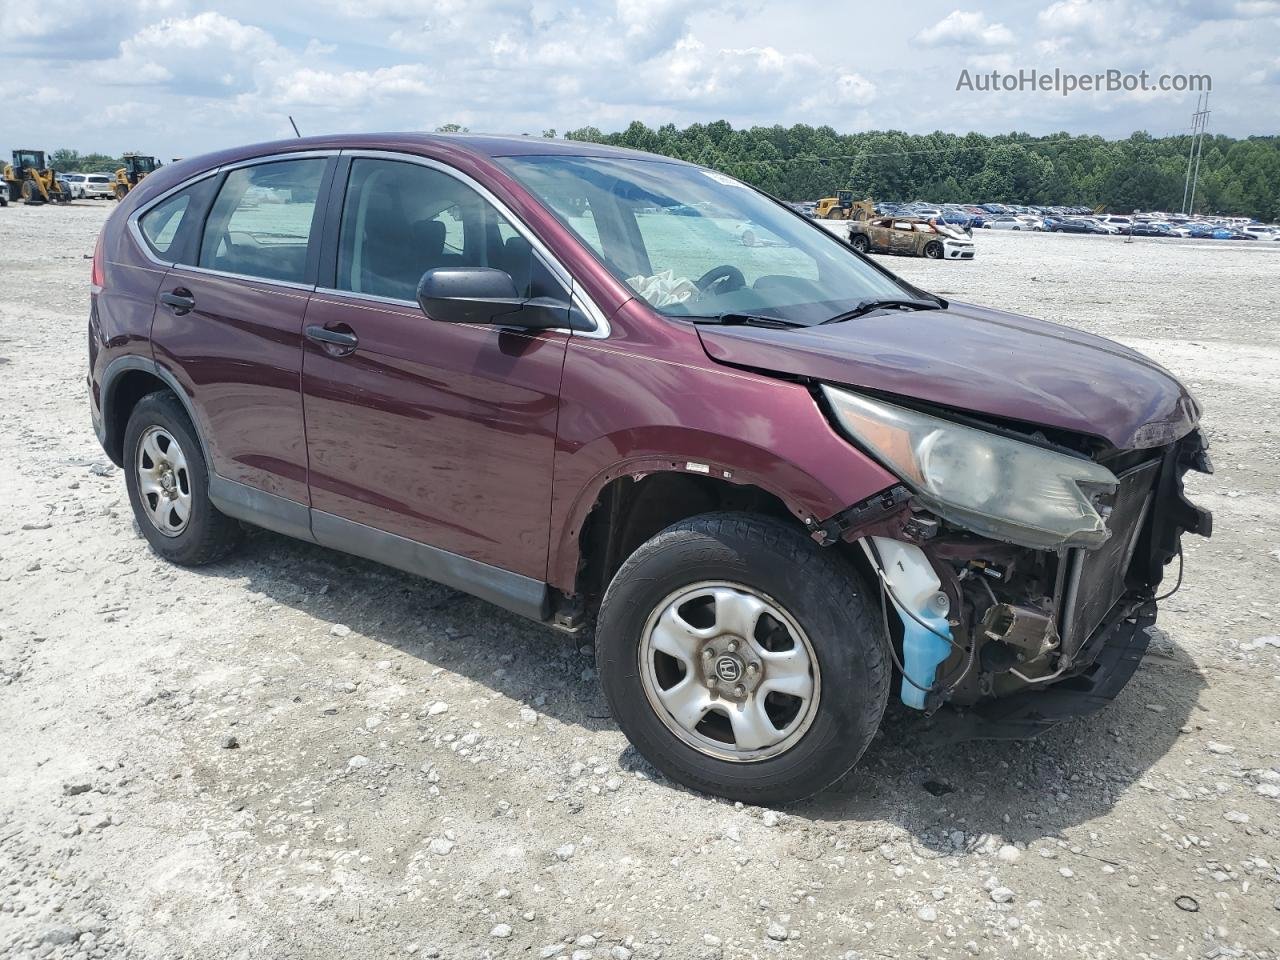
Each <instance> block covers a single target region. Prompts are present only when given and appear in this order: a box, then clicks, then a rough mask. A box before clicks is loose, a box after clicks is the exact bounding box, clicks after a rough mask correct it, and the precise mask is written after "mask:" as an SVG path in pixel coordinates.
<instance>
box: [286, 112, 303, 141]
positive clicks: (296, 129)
mask: <svg viewBox="0 0 1280 960" xmlns="http://www.w3.org/2000/svg"><path fill="white" fill-rule="evenodd" d="M289 123H290V124H291V125H292V126H293V135H294V136H295V137H297V138H298V139H302V134H300V133H299V132H298V125H297V124H296V123H294V122H293V116H292V115H290V116H289Z"/></svg>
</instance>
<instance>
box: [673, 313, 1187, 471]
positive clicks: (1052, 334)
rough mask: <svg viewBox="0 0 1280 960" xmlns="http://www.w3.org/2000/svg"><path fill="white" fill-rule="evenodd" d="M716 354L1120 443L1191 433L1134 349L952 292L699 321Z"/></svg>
mask: <svg viewBox="0 0 1280 960" xmlns="http://www.w3.org/2000/svg"><path fill="white" fill-rule="evenodd" d="M698 333H699V335H700V336H701V338H702V344H703V348H704V349H705V350H706V352H707V355H708V356H710V357H711V358H712V359H713V360H716V361H719V362H721V363H726V364H731V365H734V366H740V367H749V368H753V369H757V370H768V371H772V372H775V373H785V374H790V375H793V376H803V377H811V378H813V379H815V380H823V381H826V382H828V383H833V384H843V385H847V386H851V387H861V388H863V389H866V390H874V391H877V392H882V393H887V394H896V395H897V396H901V397H909V398H914V399H916V400H921V401H924V402H926V403H930V404H935V405H938V406H942V407H950V408H952V409H955V410H962V411H968V412H972V413H975V414H979V415H983V414H985V415H987V416H989V417H999V418H1002V419H1006V420H1014V421H1020V422H1022V423H1026V424H1028V425H1031V426H1036V427H1049V428H1056V429H1059V430H1069V431H1072V432H1074V433H1080V434H1086V435H1091V436H1097V437H1102V438H1103V439H1105V440H1106V441H1107V442H1109V443H1110V444H1111V445H1112V446H1113V447H1116V448H1118V449H1121V450H1127V449H1138V448H1145V447H1155V446H1161V445H1163V444H1167V443H1171V442H1173V441H1174V440H1176V439H1178V438H1179V437H1182V436H1183V435H1185V434H1186V433H1188V432H1189V431H1190V430H1191V429H1192V427H1194V426H1195V424H1196V422H1197V421H1198V419H1199V414H1200V409H1199V407H1198V405H1197V404H1196V402H1195V401H1194V400H1193V399H1192V398H1191V396H1190V394H1188V393H1187V391H1186V388H1185V387H1183V386H1182V384H1181V383H1179V382H1178V380H1177V379H1176V378H1175V377H1174V376H1173V375H1172V374H1171V373H1169V372H1168V371H1167V370H1165V369H1164V368H1163V367H1161V366H1160V365H1159V364H1157V363H1155V362H1154V361H1152V360H1149V359H1147V358H1146V357H1144V356H1143V355H1142V354H1140V353H1138V352H1137V351H1136V350H1130V349H1129V348H1128V347H1124V346H1121V345H1120V344H1118V343H1115V342H1113V341H1111V340H1107V339H1106V338H1104V337H1097V336H1094V335H1092V334H1088V333H1084V332H1083V331H1080V330H1074V329H1072V328H1070V327H1064V326H1061V325H1059V324H1056V323H1049V322H1048V321H1045V320H1034V319H1032V318H1030V317H1023V316H1019V315H1018V314H1014V313H1005V312H1004V311H1001V310H991V309H988V308H986V307H978V306H974V305H973V304H967V303H956V302H952V303H950V304H949V306H948V308H947V309H945V310H920V311H916V312H912V313H908V312H903V311H897V310H894V311H882V312H879V313H873V314H869V315H866V316H862V317H858V318H856V319H854V320H846V321H843V322H841V323H833V324H829V325H826V326H819V327H796V328H788V329H783V330H770V329H763V328H758V327H746V326H741V327H715V326H699V327H698Z"/></svg>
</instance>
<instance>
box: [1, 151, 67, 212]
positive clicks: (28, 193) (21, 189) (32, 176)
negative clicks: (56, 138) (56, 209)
mask: <svg viewBox="0 0 1280 960" xmlns="http://www.w3.org/2000/svg"><path fill="white" fill-rule="evenodd" d="M4 188H5V190H6V191H7V195H8V198H9V199H10V200H19V199H20V200H22V201H23V202H25V203H30V204H37V203H51V202H52V203H70V202H71V194H70V192H68V191H67V190H64V189H63V187H62V184H60V183H59V182H58V172H57V171H56V170H54V169H52V168H51V167H46V166H45V160H44V151H43V150H15V151H13V162H12V163H6V164H5V166H4Z"/></svg>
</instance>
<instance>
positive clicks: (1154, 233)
mask: <svg viewBox="0 0 1280 960" xmlns="http://www.w3.org/2000/svg"><path fill="white" fill-rule="evenodd" d="M1129 233H1130V235H1131V236H1135V237H1172V236H1175V234H1174V232H1173V230H1171V229H1170V228H1169V226H1168V225H1166V224H1163V223H1156V222H1154V221H1143V220H1135V221H1134V222H1133V224H1132V225H1131V226H1130V227H1129Z"/></svg>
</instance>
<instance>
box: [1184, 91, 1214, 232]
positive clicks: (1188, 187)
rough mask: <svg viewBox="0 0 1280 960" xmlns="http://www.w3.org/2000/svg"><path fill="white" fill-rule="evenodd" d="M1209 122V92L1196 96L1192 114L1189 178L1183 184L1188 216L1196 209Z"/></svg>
mask: <svg viewBox="0 0 1280 960" xmlns="http://www.w3.org/2000/svg"><path fill="white" fill-rule="evenodd" d="M1208 123H1209V94H1208V92H1205V93H1203V94H1201V95H1200V96H1198V97H1196V112H1195V113H1193V114H1192V115H1191V149H1190V150H1188V151H1187V179H1186V182H1185V183H1184V184H1183V186H1182V212H1183V213H1184V214H1186V215H1188V216H1190V215H1191V213H1192V212H1193V211H1194V210H1195V205H1196V181H1198V180H1199V178H1200V152H1201V149H1202V147H1203V145H1204V128H1205V127H1206V126H1207V125H1208Z"/></svg>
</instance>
